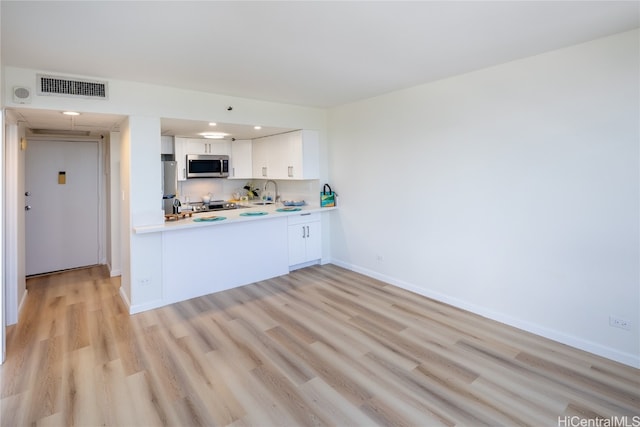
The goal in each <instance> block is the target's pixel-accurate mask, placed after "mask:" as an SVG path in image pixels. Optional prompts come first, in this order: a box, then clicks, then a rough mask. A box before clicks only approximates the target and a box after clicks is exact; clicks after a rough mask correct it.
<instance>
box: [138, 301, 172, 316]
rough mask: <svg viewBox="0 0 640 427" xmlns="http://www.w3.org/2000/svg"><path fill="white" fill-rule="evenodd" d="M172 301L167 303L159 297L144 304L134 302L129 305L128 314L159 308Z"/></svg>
mask: <svg viewBox="0 0 640 427" xmlns="http://www.w3.org/2000/svg"><path fill="white" fill-rule="evenodd" d="M171 304H174V303H169V302H166V301H164V300H161V299H157V300H155V301H149V302H146V303H144V304H136V305H130V306H129V314H137V313H142V312H143V311H147V310H153V309H154V308H160V307H164V306H167V305H171Z"/></svg>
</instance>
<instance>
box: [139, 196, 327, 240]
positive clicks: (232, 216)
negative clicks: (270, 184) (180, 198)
mask: <svg viewBox="0 0 640 427" xmlns="http://www.w3.org/2000/svg"><path fill="white" fill-rule="evenodd" d="M284 207H288V206H283V205H282V204H281V203H278V204H277V205H276V204H274V205H253V206H251V207H250V208H239V209H230V210H226V211H210V212H194V213H193V216H191V217H187V218H183V219H177V220H171V221H165V222H164V224H153V225H141V226H137V227H133V231H134V232H135V233H136V234H145V233H157V232H165V231H173V230H185V229H192V228H198V227H217V226H223V225H227V224H239V223H241V222H246V221H264V220H269V219H274V218H283V217H286V216H291V215H300V214H305V213H316V212H328V211H332V210H335V209H337V208H336V207H332V208H321V207H319V206H317V205H316V206H297V207H299V208H300V210H299V211H290V212H278V211H277V210H278V209H282V208H284ZM291 207H295V206H291ZM246 212H267V215H260V216H241V215H240V214H242V213H246ZM212 215H215V216H219V217H225V218H226V219H224V220H221V221H202V222H197V221H194V219H196V218H198V217H206V216H212Z"/></svg>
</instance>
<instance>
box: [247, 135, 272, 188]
mask: <svg viewBox="0 0 640 427" xmlns="http://www.w3.org/2000/svg"><path fill="white" fill-rule="evenodd" d="M269 140H270V138H269V137H265V138H259V139H255V140H253V145H252V148H251V155H252V157H253V158H252V163H253V166H252V169H253V178H257V179H259V178H267V176H268V172H269V165H268V163H267V153H268V145H269Z"/></svg>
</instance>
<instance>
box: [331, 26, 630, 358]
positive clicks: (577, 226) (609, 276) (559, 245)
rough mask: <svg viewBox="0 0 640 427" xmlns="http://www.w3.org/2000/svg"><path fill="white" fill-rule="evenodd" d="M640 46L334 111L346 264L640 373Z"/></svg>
mask: <svg viewBox="0 0 640 427" xmlns="http://www.w3.org/2000/svg"><path fill="white" fill-rule="evenodd" d="M638 40H639V33H638V31H637V30H636V31H632V32H627V33H622V34H618V35H615V36H612V37H608V38H603V39H599V40H595V41H593V42H590V43H585V44H581V45H577V46H574V47H570V48H566V49H562V50H557V51H554V52H550V53H546V54H542V55H538V56H535V57H531V58H527V59H523V60H519V61H515V62H510V63H507V64H503V65H499V66H495V67H492V68H487V69H484V70H480V71H477V72H473V73H469V74H465V75H461V76H457V77H452V78H448V79H445V80H441V81H438V82H435V83H431V84H426V85H422V86H418V87H414V88H410V89H407V90H402V91H398V92H394V93H391V94H387V95H384V96H380V97H376V98H372V99H368V100H364V101H361V102H357V103H353V104H349V105H344V106H341V107H338V108H334V109H332V110H331V111H330V112H329V116H328V123H329V124H328V126H329V127H328V128H329V138H330V145H329V152H330V157H329V164H330V168H331V169H330V174H331V176H332V180H333V183H334V184H335V188H334V189H335V191H337V192H338V193H339V194H340V196H341V197H340V210H339V211H338V212H337V214H336V215H333V219H334V220H333V221H332V229H331V230H332V233H331V234H332V236H331V239H332V246H331V254H332V257H333V259H334V261H335V262H336V263H338V264H341V265H344V266H347V267H349V268H352V269H354V270H357V271H361V272H364V273H366V274H369V275H371V276H374V277H380V278H382V279H385V280H387V281H390V282H392V283H395V284H398V285H400V286H403V287H406V288H408V289H412V290H414V291H416V292H418V293H421V294H424V295H427V296H432V297H434V298H436V299H439V300H443V301H445V302H448V303H452V304H454V305H457V306H460V307H463V308H466V309H470V310H472V311H475V312H477V313H480V314H482V315H484V316H487V317H490V318H494V319H497V320H500V321H503V322H506V323H509V324H512V325H514V326H517V327H520V328H523V329H526V330H529V331H532V332H535V333H538V334H541V335H544V336H547V337H550V338H552V339H555V340H558V341H561V342H564V343H567V344H569V345H572V346H576V347H579V348H583V349H586V350H588V351H591V352H594V353H597V354H600V355H603V356H605V357H609V358H612V359H615V360H618V361H621V362H624V363H627V364H630V365H633V366H636V367H640V338H639V337H640V334H639V332H638V325H639V324H640V314H639V313H640V289H639V283H640V278H639V271H640V266H639V231H638V218H639V217H640V216H639V215H640V208H639V194H640V191H639V167H638V162H639V150H638V147H639V137H640V136H639V134H640V130H639V117H640V108H639V82H638V80H639V79H638V76H639V71H640V70H639V68H640V67H639V62H640V61H639V55H638V52H639V41H638ZM610 314H614V315H617V316H620V317H623V318H626V319H629V320H631V321H632V329H631V331H625V330H621V329H616V328H612V327H610V326H609V324H608V319H609V315H610Z"/></svg>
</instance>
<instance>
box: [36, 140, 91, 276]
mask: <svg viewBox="0 0 640 427" xmlns="http://www.w3.org/2000/svg"><path fill="white" fill-rule="evenodd" d="M25 172H26V173H25V190H26V194H25V201H26V205H27V206H25V216H26V218H25V234H26V242H25V246H26V263H25V264H26V265H25V268H26V274H27V275H32V274H40V273H47V272H51V271H58V270H65V269H69V268H76V267H84V266H87V265H95V264H98V262H99V242H98V229H99V227H98V224H99V222H98V193H99V191H98V143H97V142H85V141H33V140H31V141H29V144H28V147H27V152H26V165H25Z"/></svg>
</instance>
